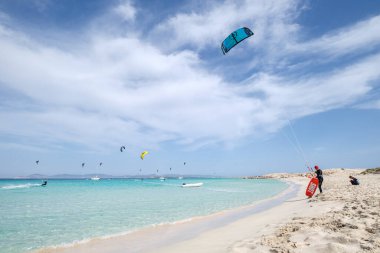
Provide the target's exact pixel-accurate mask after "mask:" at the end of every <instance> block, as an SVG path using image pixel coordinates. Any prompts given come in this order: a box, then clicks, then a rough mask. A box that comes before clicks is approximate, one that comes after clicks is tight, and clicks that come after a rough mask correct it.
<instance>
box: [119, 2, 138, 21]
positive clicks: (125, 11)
mask: <svg viewBox="0 0 380 253" xmlns="http://www.w3.org/2000/svg"><path fill="white" fill-rule="evenodd" d="M114 12H115V13H116V14H118V15H119V16H120V17H121V18H122V19H123V20H124V21H134V20H135V18H136V13H137V11H136V8H135V7H134V6H133V5H132V3H131V2H130V1H125V2H124V3H121V4H120V5H118V6H117V7H115V9H114Z"/></svg>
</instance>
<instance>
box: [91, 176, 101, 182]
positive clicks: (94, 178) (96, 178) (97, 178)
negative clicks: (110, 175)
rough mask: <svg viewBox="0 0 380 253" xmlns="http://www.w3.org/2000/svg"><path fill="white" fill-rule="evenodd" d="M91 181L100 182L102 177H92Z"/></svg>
mask: <svg viewBox="0 0 380 253" xmlns="http://www.w3.org/2000/svg"><path fill="white" fill-rule="evenodd" d="M91 180H94V181H98V180H100V177H98V176H95V177H92V178H91Z"/></svg>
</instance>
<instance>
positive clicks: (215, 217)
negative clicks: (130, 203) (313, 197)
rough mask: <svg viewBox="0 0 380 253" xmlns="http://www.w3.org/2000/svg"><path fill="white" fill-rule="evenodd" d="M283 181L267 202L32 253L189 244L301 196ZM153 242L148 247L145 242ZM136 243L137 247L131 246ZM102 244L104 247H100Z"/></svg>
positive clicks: (135, 249) (295, 186)
mask: <svg viewBox="0 0 380 253" xmlns="http://www.w3.org/2000/svg"><path fill="white" fill-rule="evenodd" d="M274 180H279V181H283V182H284V183H286V184H287V188H286V189H284V190H283V191H281V192H280V193H278V194H275V195H274V196H271V197H269V198H266V199H262V200H259V201H255V202H254V203H252V204H249V205H245V206H240V207H236V208H232V209H226V210H222V211H219V212H217V213H213V214H209V215H205V216H194V217H191V218H188V219H184V220H178V221H175V222H171V223H164V224H156V225H151V226H148V227H144V228H140V229H137V230H134V231H128V232H122V233H119V234H114V235H106V236H101V237H95V238H89V239H84V240H81V241H77V242H73V243H68V244H62V245H57V246H48V247H45V248H41V249H37V250H34V251H31V252H36V253H37V252H38V253H46V252H125V250H128V252H149V250H153V251H155V250H157V246H159V247H162V246H163V245H167V244H172V243H173V240H174V241H175V242H178V241H186V240H189V239H192V238H195V237H196V236H197V235H198V234H199V233H203V232H206V231H209V230H213V229H217V228H218V227H223V226H226V225H228V224H229V223H232V222H236V221H237V220H240V219H242V218H245V217H247V216H252V215H255V214H256V213H260V212H263V211H265V210H268V209H271V208H273V207H275V206H278V205H280V204H281V203H283V202H284V201H286V200H288V199H290V198H294V196H295V195H296V194H297V193H298V191H299V188H300V186H299V185H298V184H297V183H294V182H290V181H288V180H282V179H274ZM156 233H166V234H168V235H167V237H166V238H162V237H160V240H159V241H156V242H154V243H152V241H155V237H156V236H155V234H156ZM146 240H149V241H150V244H149V245H146V244H145V243H144V242H145V241H146ZM122 241H126V242H128V243H125V244H128V245H129V246H128V249H126V248H123V244H124V243H123V242H122ZM105 244H117V245H119V246H120V249H119V246H116V247H112V248H114V249H110V247H109V246H110V245H106V246H105V247H104V250H102V249H100V248H101V247H103V245H105ZM131 244H133V245H134V247H130V245H131ZM100 245H102V246H100Z"/></svg>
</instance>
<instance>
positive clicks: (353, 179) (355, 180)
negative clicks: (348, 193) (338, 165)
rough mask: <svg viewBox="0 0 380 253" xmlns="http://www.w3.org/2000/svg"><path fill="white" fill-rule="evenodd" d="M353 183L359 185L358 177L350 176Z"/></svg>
mask: <svg viewBox="0 0 380 253" xmlns="http://www.w3.org/2000/svg"><path fill="white" fill-rule="evenodd" d="M349 178H350V182H351V184H352V185H359V180H358V179H357V178H356V177H353V176H349Z"/></svg>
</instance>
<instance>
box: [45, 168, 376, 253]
mask: <svg viewBox="0 0 380 253" xmlns="http://www.w3.org/2000/svg"><path fill="white" fill-rule="evenodd" d="M361 172H362V170H350V169H332V170H324V183H323V193H322V194H319V193H318V191H317V192H316V194H315V195H314V197H313V198H311V199H308V198H306V196H305V188H306V185H307V183H308V181H309V178H307V177H305V176H304V175H303V174H272V175H268V176H270V177H272V178H279V179H280V180H285V181H287V182H289V183H290V187H289V188H288V190H286V191H285V192H283V193H282V194H280V195H278V196H275V197H273V198H271V199H269V200H265V201H261V202H259V203H257V204H255V205H253V206H249V207H243V208H239V209H236V210H230V211H226V212H222V213H218V214H215V215H211V216H207V217H198V218H194V219H191V220H190V221H183V222H180V223H176V224H170V225H160V226H156V227H153V228H147V229H144V230H139V231H136V232H132V233H129V234H125V235H120V236H115V237H110V238H99V239H93V240H89V241H87V242H82V243H78V244H74V245H70V246H66V247H59V248H47V249H43V250H40V251H38V252H162V253H164V252H165V253H167V252H168V253H171V252H173V253H174V252H205V253H206V252H207V253H210V252H211V253H212V252H215V253H216V252H236V253H240V252H380V215H379V213H380V212H379V210H380V185H379V182H380V174H367V175H362V174H360V173H361ZM349 175H353V176H355V177H357V178H358V179H359V180H360V185H358V186H353V185H351V184H350V182H349V179H348V176H349ZM252 180H255V179H252Z"/></svg>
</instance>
